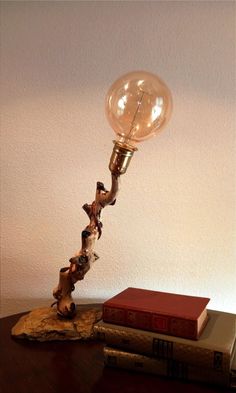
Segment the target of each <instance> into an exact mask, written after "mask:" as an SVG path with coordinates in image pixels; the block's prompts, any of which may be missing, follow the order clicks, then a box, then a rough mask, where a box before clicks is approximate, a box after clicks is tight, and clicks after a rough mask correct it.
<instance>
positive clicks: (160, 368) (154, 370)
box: [104, 347, 230, 387]
mask: <svg viewBox="0 0 236 393" xmlns="http://www.w3.org/2000/svg"><path fill="white" fill-rule="evenodd" d="M104 363H105V365H106V366H109V367H117V368H122V369H126V370H134V371H138V372H143V373H150V374H154V375H159V376H165V377H169V378H173V379H180V380H183V381H193V382H205V383H210V384H216V385H217V386H225V387H226V386H227V387H228V386H229V384H230V374H229V372H228V373H223V372H220V371H216V370H211V371H209V370H207V369H204V368H201V367H196V366H193V365H189V364H188V363H186V362H179V361H177V360H173V359H166V360H163V359H155V358H151V357H148V356H144V355H140V354H135V353H130V352H125V351H121V350H118V349H115V348H111V347H105V348H104Z"/></svg>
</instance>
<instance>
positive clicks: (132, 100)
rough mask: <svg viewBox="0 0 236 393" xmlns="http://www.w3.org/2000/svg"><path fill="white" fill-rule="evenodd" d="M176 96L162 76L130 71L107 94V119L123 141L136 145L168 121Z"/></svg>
mask: <svg viewBox="0 0 236 393" xmlns="http://www.w3.org/2000/svg"><path fill="white" fill-rule="evenodd" d="M171 111H172V97H171V93H170V91H169V89H168V87H167V86H166V85H165V84H164V82H162V81H161V80H160V79H159V77H157V76H156V75H153V74H151V73H148V72H144V71H139V72H130V73H128V74H126V75H123V76H122V77H121V78H119V79H118V80H117V81H115V82H114V83H113V85H112V86H111V87H110V89H109V91H108V93H107V97H106V115H107V119H108V121H109V123H110V125H111V127H112V128H113V129H114V131H115V132H116V134H117V135H118V140H119V141H120V142H122V143H125V144H128V145H132V146H134V145H135V144H136V143H137V142H140V141H142V140H145V139H148V138H150V137H151V136H153V135H155V134H156V133H157V132H159V131H160V130H161V129H162V128H163V127H164V126H165V125H166V123H167V122H168V120H169V118H170V115H171Z"/></svg>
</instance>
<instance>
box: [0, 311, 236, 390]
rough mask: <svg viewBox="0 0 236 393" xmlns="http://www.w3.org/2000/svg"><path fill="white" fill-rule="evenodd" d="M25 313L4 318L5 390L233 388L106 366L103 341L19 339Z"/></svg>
mask: <svg viewBox="0 0 236 393" xmlns="http://www.w3.org/2000/svg"><path fill="white" fill-rule="evenodd" d="M22 315H23V313H22V314H17V315H12V316H10V317H6V318H2V319H1V320H0V392H1V393H174V392H180V393H213V392H224V393H226V392H227V393H228V392H230V390H229V389H218V388H217V387H211V386H205V385H200V384H193V383H183V382H180V381H173V380H168V379H165V378H161V377H157V376H152V375H147V374H139V373H137V372H128V371H124V370H118V369H110V368H104V365H103V344H102V343H101V342H96V341H90V342H79V341H64V342H59V341H57V342H55V341H51V342H44V343H42V342H36V341H26V340H19V339H18V340H16V339H13V338H12V337H11V328H12V327H13V326H14V325H15V323H16V322H17V320H18V319H19V317H20V316H22Z"/></svg>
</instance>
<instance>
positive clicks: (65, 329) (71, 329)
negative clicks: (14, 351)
mask: <svg viewBox="0 0 236 393" xmlns="http://www.w3.org/2000/svg"><path fill="white" fill-rule="evenodd" d="M101 318H102V311H101V305H96V304H95V305H80V306H78V310H77V314H76V316H75V317H74V318H73V319H69V320H68V319H63V318H60V317H58V315H57V310H56V308H52V307H44V308H38V309H35V310H33V311H31V312H30V313H29V314H26V315H24V316H23V317H21V318H20V319H19V321H18V322H17V323H16V325H15V326H14V327H13V328H12V330H11V334H12V336H13V337H15V338H20V339H28V340H37V341H53V340H60V341H62V340H90V339H93V338H94V332H93V325H94V324H95V323H96V322H98V321H99V320H100V319H101Z"/></svg>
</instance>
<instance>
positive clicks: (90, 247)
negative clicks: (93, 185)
mask: <svg viewBox="0 0 236 393" xmlns="http://www.w3.org/2000/svg"><path fill="white" fill-rule="evenodd" d="M119 177H120V176H119V174H114V173H112V175H111V189H110V191H107V190H106V189H105V187H104V184H103V183H101V182H98V183H97V189H96V196H95V200H94V201H93V203H92V204H91V205H89V204H87V203H86V204H85V205H84V206H83V209H84V211H85V212H86V213H87V215H88V217H89V219H90V223H89V225H87V226H86V228H85V229H84V230H83V231H82V233H81V238H82V245H81V249H80V250H79V251H78V252H77V253H76V254H75V255H74V256H73V257H72V258H71V259H70V261H69V262H70V266H69V267H63V268H62V269H61V270H60V277H59V283H58V286H57V287H56V288H55V289H54V291H53V296H54V298H55V299H56V302H55V303H56V304H57V312H58V314H59V315H60V316H62V317H66V318H71V317H73V316H74V315H75V312H76V306H75V303H74V302H73V298H72V296H71V292H72V291H73V290H74V284H75V283H76V282H77V281H79V280H83V278H84V276H85V274H86V273H87V272H88V271H89V269H90V268H91V266H92V265H93V263H94V262H95V261H96V260H97V259H98V258H99V257H98V255H97V254H96V253H95V251H94V246H95V242H96V240H98V239H99V238H100V237H101V234H102V222H101V211H102V209H103V208H104V207H105V206H107V205H114V204H115V202H116V197H117V193H118V190H119ZM55 303H54V304H55Z"/></svg>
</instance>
